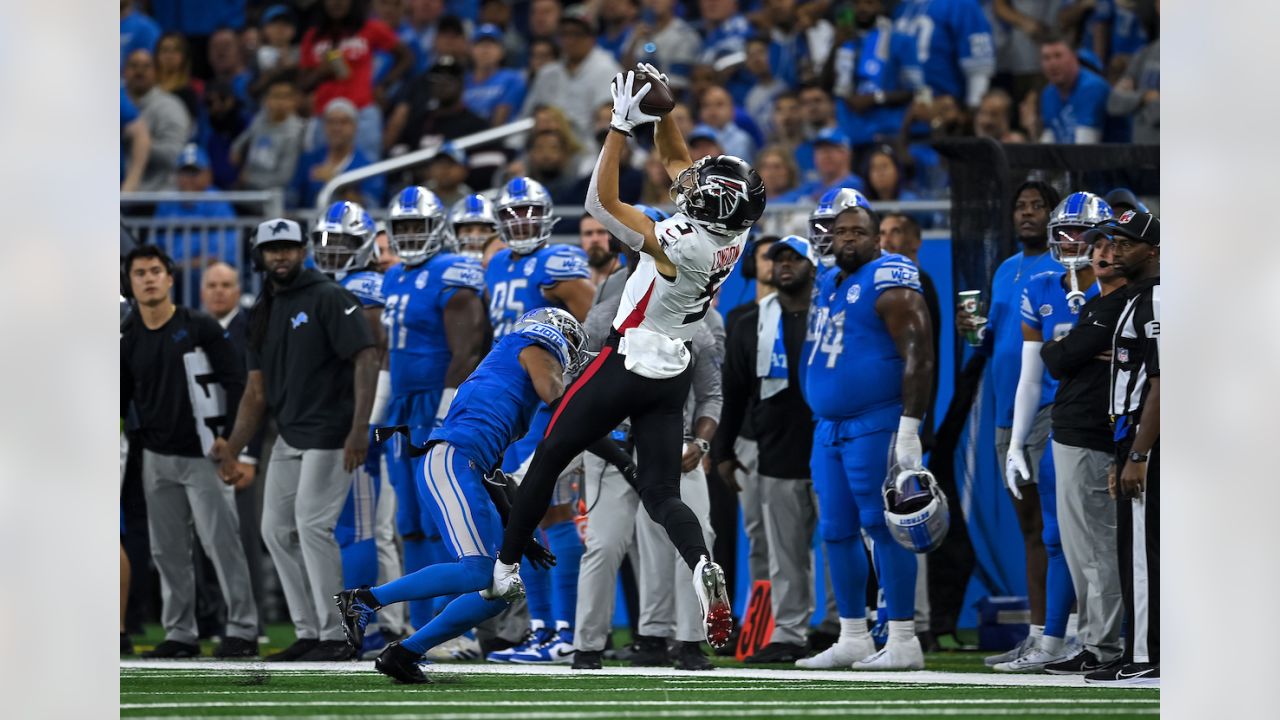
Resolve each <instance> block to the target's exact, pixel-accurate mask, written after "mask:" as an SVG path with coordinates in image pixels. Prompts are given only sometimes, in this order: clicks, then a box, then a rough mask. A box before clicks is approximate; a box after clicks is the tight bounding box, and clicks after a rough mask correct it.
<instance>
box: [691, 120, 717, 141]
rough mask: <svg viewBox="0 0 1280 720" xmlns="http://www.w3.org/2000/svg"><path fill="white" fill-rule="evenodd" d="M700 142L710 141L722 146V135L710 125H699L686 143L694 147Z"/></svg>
mask: <svg viewBox="0 0 1280 720" xmlns="http://www.w3.org/2000/svg"><path fill="white" fill-rule="evenodd" d="M700 140H710V141H711V142H713V143H715V144H717V145H719V144H720V133H718V132H716V129H715V128H713V127H711V126H710V125H697V126H695V127H694V128H693V130H692V131H691V132H690V133H689V137H687V138H685V143H686V144H688V145H692V144H694V143H696V142H698V141H700Z"/></svg>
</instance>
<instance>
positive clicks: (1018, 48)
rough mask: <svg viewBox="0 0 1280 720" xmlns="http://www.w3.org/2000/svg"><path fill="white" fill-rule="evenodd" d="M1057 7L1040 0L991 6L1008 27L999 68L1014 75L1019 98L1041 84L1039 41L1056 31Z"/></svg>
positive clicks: (1001, 1)
mask: <svg viewBox="0 0 1280 720" xmlns="http://www.w3.org/2000/svg"><path fill="white" fill-rule="evenodd" d="M1058 5H1060V3H1055V2H1040V1H1039V0H1033V1H1032V2H1027V0H995V2H994V3H993V4H992V6H991V9H992V11H993V12H994V13H995V17H996V18H997V19H999V20H1000V21H1002V22H1003V24H1004V27H1005V28H1006V29H1005V32H1004V38H1003V42H1000V43H998V45H999V46H998V47H997V52H996V63H997V65H996V67H997V68H998V69H999V70H1000V72H1001V73H1008V74H1010V75H1012V76H1013V93H1014V95H1016V96H1018V97H1022V96H1023V95H1025V94H1027V92H1028V91H1030V90H1033V89H1035V88H1036V86H1038V85H1039V84H1040V41H1041V40H1043V39H1044V38H1045V37H1047V36H1048V35H1049V33H1051V32H1053V28H1054V26H1055V25H1056V24H1057V10H1058ZM997 139H999V138H997Z"/></svg>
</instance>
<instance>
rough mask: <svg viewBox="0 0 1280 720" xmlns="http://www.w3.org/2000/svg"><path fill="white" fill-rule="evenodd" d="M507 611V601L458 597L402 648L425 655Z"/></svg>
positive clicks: (471, 595)
mask: <svg viewBox="0 0 1280 720" xmlns="http://www.w3.org/2000/svg"><path fill="white" fill-rule="evenodd" d="M487 579H488V578H487V577H486V580H487ZM506 607H507V602H506V601H505V600H485V599H484V598H482V597H480V593H478V592H469V593H466V594H464V595H459V596H458V597H457V599H455V600H454V601H453V602H451V603H449V604H448V605H446V606H445V608H444V610H442V611H440V614H439V615H437V616H435V618H433V619H432V620H431V622H429V623H427V625H426V627H424V628H422V629H421V630H418V631H417V632H415V633H414V634H413V635H411V636H410V637H409V638H408V639H407V640H405V641H404V642H402V643H400V645H401V646H402V647H404V648H405V649H406V650H409V651H410V652H412V653H414V654H417V655H425V654H426V653H427V651H428V650H430V649H431V648H433V647H435V646H437V645H439V644H440V643H442V642H444V641H446V640H452V639H453V638H456V637H458V636H459V635H461V634H462V633H464V632H466V631H467V630H470V629H471V628H473V627H475V626H476V625H478V624H480V623H482V622H484V621H485V620H488V619H489V618H491V617H493V616H494V615H497V614H498V613H500V612H502V611H503V609H504V608H506Z"/></svg>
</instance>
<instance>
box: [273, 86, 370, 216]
mask: <svg viewBox="0 0 1280 720" xmlns="http://www.w3.org/2000/svg"><path fill="white" fill-rule="evenodd" d="M358 115H359V111H358V110H356V106H355V104H354V103H352V102H351V101H350V100H348V99H346V98H341V97H337V98H334V99H332V100H330V101H329V104H328V105H326V106H325V109H324V113H323V115H322V116H321V123H322V126H323V128H324V140H325V142H324V145H322V146H320V147H318V148H316V149H314V150H311V151H310V152H307V153H304V154H303V155H302V158H301V159H300V160H299V161H298V169H297V171H296V172H294V175H293V183H292V185H291V187H290V202H289V206H290V207H295V208H312V207H315V204H316V195H317V194H319V192H320V189H321V188H323V187H324V185H325V183H327V182H329V181H330V180H332V179H333V178H335V177H337V176H338V175H341V174H342V173H344V172H346V171H348V170H355V169H356V168H361V167H364V166H365V165H368V164H369V158H368V157H367V156H366V155H365V154H364V153H363V152H362V151H361V150H360V149H359V148H357V147H356V144H355V140H356V118H357V117H358ZM383 184H384V179H383V177H382V176H380V175H378V176H374V177H371V178H368V179H367V180H363V181H361V182H360V183H359V185H358V186H357V187H358V192H359V194H360V197H361V200H360V203H361V204H362V205H365V206H374V205H379V204H381V200H382V191H383Z"/></svg>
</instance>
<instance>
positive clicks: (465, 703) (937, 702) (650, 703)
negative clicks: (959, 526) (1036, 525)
mask: <svg viewBox="0 0 1280 720" xmlns="http://www.w3.org/2000/svg"><path fill="white" fill-rule="evenodd" d="M1157 704H1158V701H1156V700H1139V699H1134V698H1064V699H1061V700H1049V699H1044V698H912V699H903V700H798V701H793V700H683V699H682V700H627V701H626V705H627V706H628V707H676V706H679V707H707V708H713V707H729V708H770V707H798V706H805V707H921V706H939V707H951V706H956V705H982V706H998V705H1068V706H1072V707H1077V706H1080V705H1100V706H1101V705H1105V706H1114V705H1149V706H1154V705H1157ZM537 705H538V707H545V708H555V707H562V708H574V707H617V705H618V701H616V700H539V701H538V702H537ZM426 706H430V707H475V706H483V707H511V708H517V707H519V708H522V707H528V706H529V703H527V702H520V701H515V700H436V699H428V698H423V699H421V700H365V699H362V698H352V699H350V700H302V701H297V702H281V701H274V700H240V701H230V700H227V701H199V702H161V703H121V705H120V709H121V710H146V709H159V708H164V709H167V710H177V709H187V708H236V707H426Z"/></svg>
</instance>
